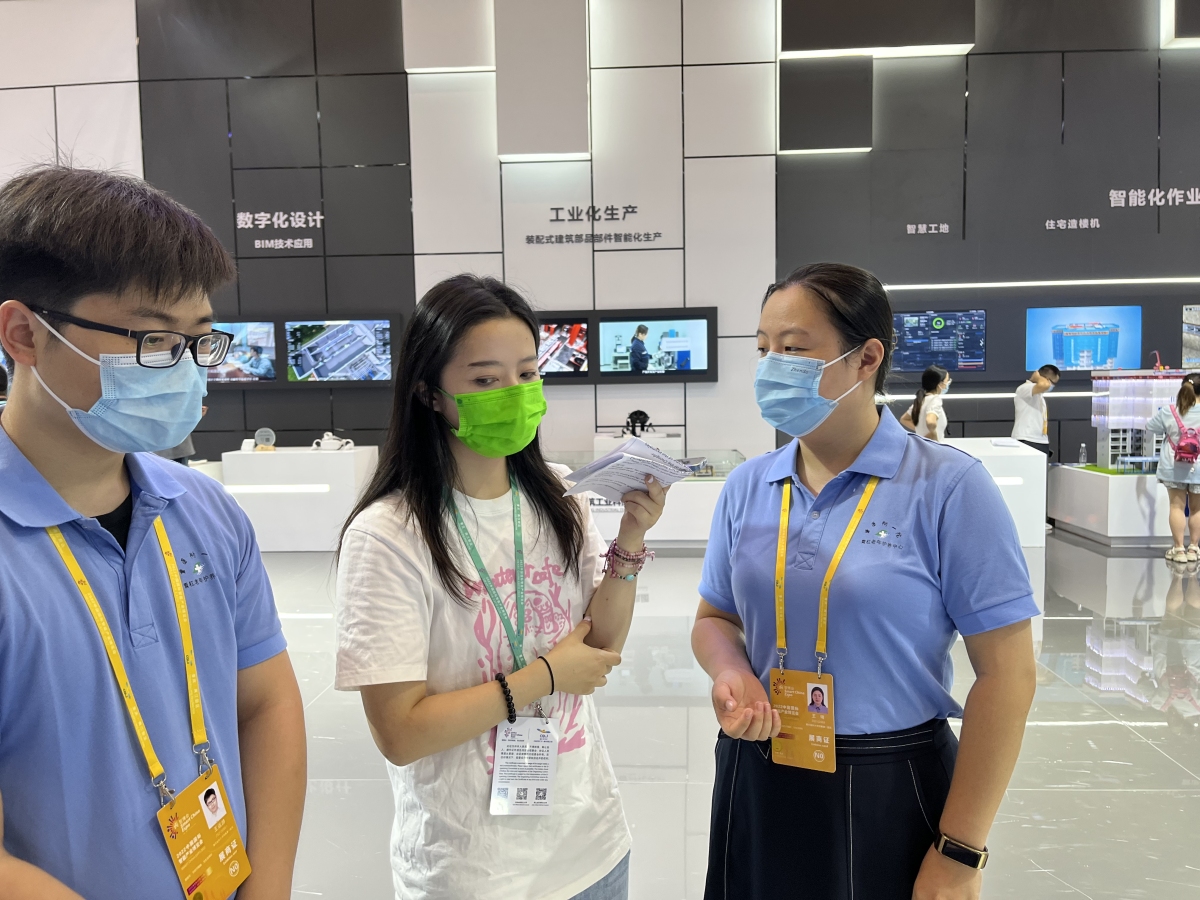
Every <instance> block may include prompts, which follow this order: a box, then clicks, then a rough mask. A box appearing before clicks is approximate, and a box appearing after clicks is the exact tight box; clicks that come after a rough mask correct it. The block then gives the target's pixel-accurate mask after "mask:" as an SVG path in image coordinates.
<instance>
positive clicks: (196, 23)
mask: <svg viewBox="0 0 1200 900" xmlns="http://www.w3.org/2000/svg"><path fill="white" fill-rule="evenodd" d="M312 24H313V11H312V0H137V29H138V67H139V72H140V77H141V78H142V79H143V80H147V81H149V80H154V79H160V78H240V77H243V76H260V75H313V74H315V69H314V65H313V30H312Z"/></svg>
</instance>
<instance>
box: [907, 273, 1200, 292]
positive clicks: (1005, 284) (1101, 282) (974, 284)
mask: <svg viewBox="0 0 1200 900" xmlns="http://www.w3.org/2000/svg"><path fill="white" fill-rule="evenodd" d="M1113 284H1115V285H1154V284H1200V275H1181V276H1177V277H1170V278H1082V279H1073V280H1072V279H1064V280H1059V281H962V282H954V283H949V284H885V285H884V287H885V288H886V289H887V290H889V291H948V290H966V289H976V288H1022V287H1103V286H1105V285H1113Z"/></svg>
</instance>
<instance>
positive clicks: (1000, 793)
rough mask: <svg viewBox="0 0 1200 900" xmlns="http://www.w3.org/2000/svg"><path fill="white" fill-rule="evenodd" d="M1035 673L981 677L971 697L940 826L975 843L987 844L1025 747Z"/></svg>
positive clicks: (977, 844) (958, 839)
mask: <svg viewBox="0 0 1200 900" xmlns="http://www.w3.org/2000/svg"><path fill="white" fill-rule="evenodd" d="M1035 686H1036V685H1035V680H1034V678H1033V676H1032V675H987V676H980V677H979V678H978V679H977V680H976V681H975V684H974V686H973V687H972V688H971V692H970V694H969V695H968V696H967V702H966V706H965V708H964V711H963V724H962V735H961V737H960V743H959V749H958V761H957V762H956V763H955V766H954V778H953V779H952V780H951V782H950V796H949V797H948V798H947V800H946V807H945V810H944V811H943V812H942V819H941V830H942V833H943V834H945V835H947V836H948V837H952V838H954V839H955V840H957V841H960V842H962V843H964V844H967V845H968V846H971V847H976V848H982V847H983V846H984V845H985V844H987V837H988V832H989V831H990V830H991V827H992V822H993V820H994V819H995V818H996V810H998V809H999V808H1000V801H1001V800H1002V799H1003V798H1004V792H1005V790H1007V789H1008V782H1009V779H1010V778H1011V777H1012V772H1013V768H1014V767H1015V766H1016V764H1017V756H1018V754H1019V753H1020V752H1021V740H1022V739H1023V738H1024V736H1025V719H1026V717H1027V716H1028V714H1029V706H1030V703H1031V702H1032V699H1033V692H1034V688H1035Z"/></svg>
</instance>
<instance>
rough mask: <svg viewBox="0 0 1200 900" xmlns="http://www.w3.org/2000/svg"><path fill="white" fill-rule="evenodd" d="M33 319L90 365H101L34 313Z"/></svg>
mask: <svg viewBox="0 0 1200 900" xmlns="http://www.w3.org/2000/svg"><path fill="white" fill-rule="evenodd" d="M33 317H34V318H35V319H37V320H38V321H39V322H41V323H42V324H43V325H45V326H46V330H47V331H49V332H50V333H51V334H52V335H54V336H55V337H56V338H58V339H59V340H60V341H62V342H63V343H64V344H66V345H67V346H68V347H70V348H71V349H72V350H74V351H75V352H76V353H78V354H79V355H80V356H82V357H83V358H84V359H86V360H87V361H88V362H90V363H91V364H92V365H95V366H99V365H101V363H100V360H98V359H92V357H90V356H88V355H87V354H86V353H84V352H83V351H82V350H80V349H79V348H78V347H76V346H75V345H74V344H72V343H71V342H70V341H68V340H67V339H66V338H65V337H63V336H62V334H60V333H59V331H58V329H57V328H55V327H54V326H53V325H51V324H50V323H49V322H47V321H46V320H45V319H43V318H42V317H41V316H39V315H38V314H37V313H34V314H33ZM38 380H39V381H40V380H41V379H38ZM42 386H43V387H45V384H43V385H42ZM47 390H49V388H47ZM55 399H57V398H55Z"/></svg>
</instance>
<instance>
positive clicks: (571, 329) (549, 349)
mask: <svg viewBox="0 0 1200 900" xmlns="http://www.w3.org/2000/svg"><path fill="white" fill-rule="evenodd" d="M540 327H541V336H540V338H539V340H538V371H539V372H541V373H542V377H543V378H556V377H559V376H572V375H586V374H587V370H588V323H587V319H577V320H572V321H556V322H549V321H545V320H543V321H542V322H541V323H540Z"/></svg>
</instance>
